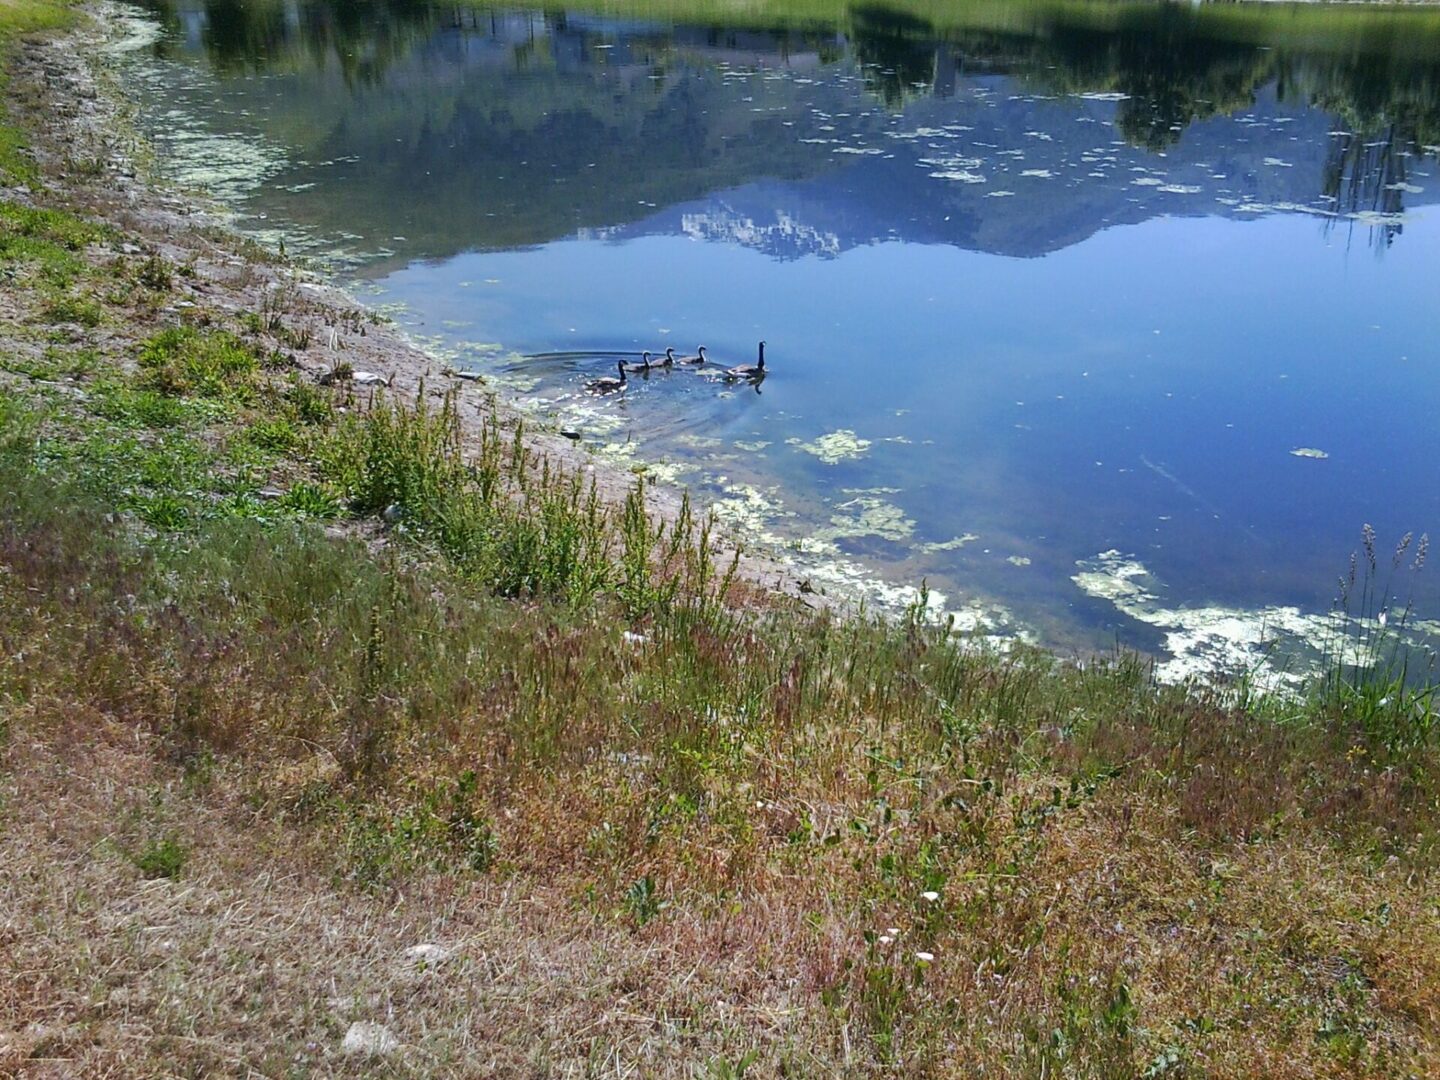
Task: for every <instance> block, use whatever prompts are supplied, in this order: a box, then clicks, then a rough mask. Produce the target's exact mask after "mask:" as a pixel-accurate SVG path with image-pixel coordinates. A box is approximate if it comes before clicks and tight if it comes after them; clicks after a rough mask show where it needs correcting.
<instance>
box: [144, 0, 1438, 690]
mask: <svg viewBox="0 0 1440 1080" xmlns="http://www.w3.org/2000/svg"><path fill="white" fill-rule="evenodd" d="M381 8H383V11H382V10H381V9H380V8H377V9H375V10H374V11H371V12H369V13H368V14H361V15H358V16H354V17H350V16H347V17H346V18H343V19H342V18H336V17H332V16H335V15H336V14H337V13H338V12H339V10H340V5H339V3H338V0H307V2H306V3H302V4H301V5H299V6H298V7H297V8H295V9H294V10H295V11H296V12H303V13H305V14H306V15H307V17H304V18H301V17H294V18H290V17H286V18H271V17H269V16H267V14H266V12H267V11H269V12H270V13H271V14H272V15H273V14H274V10H278V9H274V10H272V9H270V8H269V7H267V6H266V5H256V6H254V8H253V10H252V8H250V7H246V8H245V9H244V11H242V12H240V14H239V15H236V16H234V17H233V18H232V17H226V18H221V17H219V16H218V15H217V12H218V9H217V8H216V7H215V5H213V4H211V3H206V2H205V0H153V2H152V3H151V4H149V5H148V10H150V11H151V12H152V13H153V15H140V14H135V15H133V16H127V18H126V20H125V22H124V25H123V28H122V33H121V40H120V41H118V42H117V45H116V47H115V51H116V52H117V55H119V57H120V58H119V59H118V60H117V61H116V62H117V63H121V64H124V65H126V66H127V69H128V73H129V75H133V76H134V77H133V78H128V77H127V81H128V82H130V83H132V84H133V85H138V86H140V87H141V88H142V90H141V93H142V101H141V124H142V126H143V127H144V128H145V129H146V130H147V131H149V132H150V133H151V134H152V136H154V138H155V140H156V145H157V148H158V150H159V152H160V155H161V158H162V160H161V166H162V168H163V169H165V170H168V171H169V172H170V174H171V175H172V176H174V177H175V178H176V179H178V180H181V181H182V182H184V183H186V184H192V185H202V186H206V187H209V188H210V189H211V190H213V191H214V193H215V194H216V195H217V196H218V197H220V198H221V199H223V200H224V201H225V202H226V204H227V205H229V206H230V207H232V208H233V210H234V212H235V214H236V220H237V222H238V223H239V224H240V225H241V226H242V227H245V228H250V229H252V230H254V231H256V232H257V233H258V234H259V235H260V236H262V237H263V238H265V239H267V240H270V241H272V242H276V243H278V242H279V241H281V240H282V239H283V240H284V242H285V243H286V245H287V250H290V251H295V252H304V253H305V254H307V255H309V256H310V257H313V258H315V259H316V260H317V261H318V262H319V264H320V265H322V266H326V267H329V268H331V269H332V270H333V271H334V272H335V273H337V274H339V275H340V276H341V278H342V279H343V280H344V281H346V282H347V283H349V284H350V285H351V286H352V287H354V288H355V289H356V291H357V292H358V293H360V294H361V295H363V296H364V297H365V298H366V300H367V301H374V302H377V303H381V304H385V305H394V308H393V310H395V311H396V312H397V313H398V314H397V317H398V318H399V319H400V320H401V321H402V323H403V325H405V326H406V327H407V328H408V329H409V330H410V331H411V332H412V333H413V334H414V335H415V336H416V337H417V339H418V340H422V341H423V342H425V344H426V346H427V347H428V348H430V349H431V351H432V352H433V353H434V354H435V355H436V357H437V360H438V361H440V362H442V363H447V364H451V365H454V366H456V367H459V368H463V369H465V370H467V371H477V372H479V373H481V374H482V375H483V376H484V377H485V379H486V380H487V383H489V384H490V385H493V386H494V387H496V388H497V389H499V390H501V391H502V392H505V393H508V394H510V395H511V396H513V397H514V398H515V399H516V400H517V401H518V403H519V404H521V405H522V406H523V407H524V408H527V409H529V410H531V411H532V412H533V413H534V414H536V415H537V416H538V417H541V418H543V419H545V420H547V421H548V422H553V423H554V424H556V425H557V426H562V427H565V428H567V429H570V430H573V431H574V432H576V433H578V435H579V436H580V441H581V442H582V443H583V444H585V445H588V446H590V447H592V448H593V449H594V450H595V452H596V453H597V455H598V456H600V457H602V458H605V459H608V460H612V461H614V462H616V463H618V464H620V465H621V466H622V467H625V468H633V469H635V470H637V471H644V472H645V473H646V474H647V475H648V476H650V477H652V478H656V479H662V480H666V481H670V482H678V483H685V484H688V485H689V486H690V487H691V488H692V490H693V491H694V492H695V493H696V495H697V496H698V497H700V498H701V499H702V501H708V503H709V505H710V506H711V507H712V508H713V509H714V511H715V513H716V515H717V517H719V518H720V519H721V520H722V521H725V522H726V523H727V524H729V525H730V526H731V527H733V528H734V529H735V530H736V531H737V532H738V533H739V534H740V535H741V536H742V537H743V538H744V539H746V541H747V542H750V543H753V544H758V545H761V546H763V547H765V548H766V549H767V550H768V551H769V552H770V553H771V554H773V555H775V556H776V557H779V558H783V559H788V560H792V561H794V563H795V565H796V567H797V572H800V573H803V574H805V575H807V576H809V577H810V578H811V580H812V583H813V584H814V585H815V586H816V587H820V588H826V589H831V590H834V591H839V592H844V593H845V594H846V595H849V596H852V597H854V598H856V599H858V600H863V601H864V602H865V603H866V604H868V605H870V606H872V607H889V608H895V607H904V606H906V605H909V604H913V603H914V602H915V601H916V599H917V597H918V596H919V595H920V590H919V586H920V582H921V581H922V580H923V581H926V582H928V584H929V585H930V587H931V592H930V594H929V595H930V600H929V604H930V607H931V610H932V613H933V614H934V616H935V617H936V618H943V617H945V616H946V615H948V614H951V613H955V614H957V625H959V626H961V627H963V628H965V629H969V630H973V631H975V632H977V633H983V634H987V635H1007V634H1008V635H1012V636H1014V635H1023V636H1024V637H1025V638H1027V639H1029V640H1036V641H1040V642H1043V643H1045V644H1048V645H1052V646H1056V647H1059V648H1061V649H1062V650H1063V649H1074V650H1077V651H1090V650H1093V649H1095V648H1097V647H1102V648H1103V647H1108V646H1110V645H1113V644H1114V643H1115V642H1116V641H1117V640H1118V641H1119V642H1121V643H1123V644H1126V645H1131V646H1135V647H1138V648H1142V649H1147V650H1151V651H1153V652H1154V653H1155V654H1156V655H1157V656H1158V657H1159V658H1160V665H1159V669H1158V670H1159V674H1160V675H1161V676H1162V677H1165V678H1169V679H1183V678H1188V677H1191V676H1194V675H1199V674H1203V673H1207V672H1214V671H1217V670H1218V671H1223V672H1225V673H1227V674H1232V675H1233V674H1236V673H1241V674H1252V673H1253V672H1255V671H1257V670H1260V669H1263V670H1264V671H1267V672H1270V674H1267V675H1265V676H1264V679H1265V680H1268V681H1269V682H1270V683H1272V684H1274V685H1277V686H1278V685H1295V684H1296V683H1298V682H1299V681H1300V680H1301V679H1302V678H1303V674H1304V672H1305V671H1306V670H1308V667H1309V666H1310V665H1312V664H1313V663H1315V662H1319V661H1321V660H1323V659H1324V656H1325V648H1326V644H1325V643H1326V642H1327V641H1328V640H1330V639H1331V638H1333V636H1334V632H1335V629H1334V628H1335V620H1336V618H1337V616H1335V615H1333V614H1332V613H1331V612H1332V608H1333V605H1334V602H1335V600H1336V597H1335V595H1334V593H1335V589H1334V585H1333V582H1334V580H1335V576H1336V574H1337V572H1338V571H1339V570H1340V569H1341V568H1343V567H1344V566H1345V564H1346V560H1347V559H1348V556H1349V553H1350V551H1351V549H1352V548H1353V547H1354V546H1355V538H1356V537H1357V536H1358V535H1359V531H1360V527H1361V525H1362V524H1365V523H1371V524H1373V525H1374V526H1375V527H1376V528H1377V529H1378V530H1379V531H1380V532H1381V534H1382V535H1390V536H1399V535H1401V534H1402V533H1404V532H1406V531H1414V532H1415V533H1417V534H1418V533H1420V532H1425V531H1431V532H1435V531H1440V484H1436V483H1435V482H1434V481H1435V467H1434V462H1436V461H1440V425H1436V424H1435V423H1434V422H1433V418H1434V416H1435V415H1437V411H1440V338H1437V336H1436V335H1435V333H1434V331H1433V324H1434V315H1435V294H1434V282H1435V280H1436V269H1437V267H1440V214H1437V213H1436V211H1435V207H1436V205H1437V203H1440V139H1437V137H1436V134H1435V133H1436V132H1437V131H1440V100H1437V95H1440V90H1437V88H1440V13H1434V12H1410V13H1397V12H1395V11H1390V10H1379V9H1371V8H1363V9H1362V8H1349V9H1347V10H1346V11H1345V12H1343V13H1340V14H1335V13H1332V17H1331V18H1329V19H1328V20H1325V19H1318V18H1316V17H1315V14H1314V13H1312V12H1308V11H1300V12H1296V11H1293V10H1291V9H1288V8H1287V9H1284V10H1277V9H1272V8H1268V7H1266V8H1260V7H1256V6H1243V7H1242V6H1237V5H1201V6H1199V7H1197V8H1193V9H1192V8H1188V7H1177V6H1174V5H1166V6H1154V7H1150V6H1140V5H1120V6H1119V7H1117V6H1116V5H1113V4H1101V3H1096V4H1086V3H1068V4H1050V3H1039V2H1032V3H1020V4H1007V5H993V4H979V3H977V4H960V5H930V4H925V3H921V2H919V0H916V2H915V3H912V4H910V5H908V8H907V10H909V11H910V13H911V14H910V15H909V16H904V17H902V16H900V15H893V14H887V13H886V12H885V11H883V10H875V11H872V10H869V9H867V10H866V11H864V12H856V11H848V12H839V9H835V10H832V8H831V7H830V6H825V7H823V10H822V9H821V7H819V6H817V7H816V8H815V9H814V10H811V5H808V4H798V3H791V4H787V5H783V6H781V7H779V8H776V9H775V11H774V12H769V13H767V12H761V11H749V10H747V11H746V12H744V13H738V14H737V13H730V12H728V11H717V10H716V9H715V8H714V7H713V6H702V5H695V6H689V5H684V4H681V5H666V6H664V8H663V10H660V9H658V8H657V6H656V5H653V4H648V3H644V2H641V0H635V2H634V3H626V4H623V5H621V4H615V3H611V4H608V5H607V9H608V10H609V11H611V12H612V14H608V15H607V14H603V13H600V14H596V13H591V12H587V11H585V10H584V8H583V7H581V8H576V9H574V10H570V11H563V12H562V11H560V10H558V9H557V10H551V11H539V10H523V9H506V10H504V11H503V12H502V11H499V10H498V9H497V10H494V11H492V10H490V9H486V8H482V7H479V6H465V5H462V6H461V7H459V8H457V7H455V6H454V5H438V4H436V5H431V4H427V3H424V2H421V3H416V4H407V5H405V6H404V7H403V10H402V9H401V8H399V7H394V8H392V7H390V6H388V5H382V6H381ZM287 10H289V9H287ZM348 10H350V9H347V11H348ZM622 10H623V11H624V12H627V13H630V14H634V15H643V16H644V18H643V20H640V21H633V20H628V19H625V18H621V17H619V16H618V15H616V14H613V13H614V12H619V11H622ZM687 11H693V12H694V18H693V21H691V20H690V19H689V18H687V16H686V14H685V13H686V12H687ZM225 14H227V16H228V15H230V14H232V13H231V11H230V9H226V13H225ZM1342 15H1343V18H1342ZM308 16H314V17H308ZM912 16H913V17H912ZM727 19H728V20H732V21H731V22H730V24H729V25H728V26H727V25H726V20H727ZM1117 20H1119V22H1123V28H1124V33H1125V35H1126V38H1125V40H1126V41H1127V42H1128V43H1129V44H1130V45H1131V46H1133V47H1127V48H1124V49H1116V48H1111V47H1110V44H1111V43H1112V38H1111V37H1110V36H1109V35H1111V34H1112V33H1113V32H1114V31H1115V29H1116V27H1117V25H1119V22H1117ZM761 339H764V340H766V341H767V342H768V343H769V347H768V350H767V361H768V365H769V373H768V377H767V378H766V379H765V380H764V381H763V383H760V384H758V385H750V384H746V383H734V384H726V383H723V382H721V381H719V380H717V379H715V378H713V377H711V372H712V371H713V369H718V368H723V367H725V366H729V365H732V364H742V363H753V362H754V357H755V343H756V342H757V341H759V340H761ZM701 344H704V345H706V346H707V347H708V349H709V354H710V357H711V361H712V363H711V364H710V365H707V366H706V368H704V369H700V370H696V369H679V368H677V369H675V370H669V371H655V372H651V373H650V374H649V376H648V377H643V376H642V377H632V379H631V380H630V383H629V385H628V386H627V388H626V391H625V393H624V394H617V395H613V396H610V397H607V398H603V399H596V398H593V397H591V396H590V395H587V394H585V393H584V386H585V383H586V382H587V381H588V380H590V379H593V378H595V377H597V376H599V375H604V374H609V373H611V368H612V367H613V364H612V362H611V360H610V359H609V357H611V356H612V355H613V354H614V353H620V352H624V353H629V354H630V355H632V356H635V357H636V358H638V354H639V352H640V351H641V350H642V349H648V350H650V351H651V352H652V353H654V354H655V355H657V356H658V355H660V354H661V353H662V352H663V350H664V349H665V348H666V346H673V347H674V348H675V350H676V352H677V353H678V354H681V355H684V354H689V353H691V352H693V351H694V350H695V348H696V346H698V345H701ZM1096 553H1101V554H1096ZM1077 567H1078V568H1079V569H1078V571H1077ZM1406 589H1407V590H1409V591H1408V593H1407V596H1406V600H1413V603H1414V617H1413V618H1411V619H1409V620H1408V621H1407V629H1406V634H1408V635H1410V636H1411V637H1414V638H1416V639H1417V640H1418V639H1420V638H1423V637H1424V636H1425V633H1426V629H1425V628H1426V627H1429V626H1431V625H1432V624H1430V623H1426V622H1424V621H1423V620H1425V619H1434V618H1435V617H1436V615H1437V613H1440V589H1437V587H1436V586H1435V585H1433V584H1431V583H1430V581H1429V579H1428V578H1426V577H1425V576H1424V575H1423V574H1420V575H1414V576H1412V578H1409V579H1407V580H1406ZM1387 600H1388V603H1389V604H1390V606H1391V607H1392V608H1398V607H1399V606H1403V604H1402V602H1401V601H1399V600H1398V599H1397V598H1396V597H1389V598H1387Z"/></svg>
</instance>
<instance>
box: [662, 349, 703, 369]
mask: <svg viewBox="0 0 1440 1080" xmlns="http://www.w3.org/2000/svg"><path fill="white" fill-rule="evenodd" d="M665 351H666V352H667V353H670V352H674V350H673V349H666V350H665ZM695 353H696V355H694V356H677V357H675V363H677V364H689V365H693V366H699V365H700V364H703V363H705V346H704V345H701V346H700V347H699V348H698V349H696V350H695Z"/></svg>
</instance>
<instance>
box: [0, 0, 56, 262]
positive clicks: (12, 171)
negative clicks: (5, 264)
mask: <svg viewBox="0 0 1440 1080" xmlns="http://www.w3.org/2000/svg"><path fill="white" fill-rule="evenodd" d="M72 18H73V14H72V12H71V11H70V5H69V3H68V2H67V0H0V179H4V180H7V181H9V182H11V183H22V184H33V183H34V182H35V181H36V180H37V179H38V178H39V177H38V174H37V173H36V170H35V165H34V163H33V162H32V161H31V160H30V159H29V158H28V157H26V156H25V154H24V149H25V146H26V144H27V140H26V138H25V135H24V133H23V132H22V131H21V130H20V129H19V128H18V127H17V126H15V125H14V124H12V123H10V122H9V120H8V117H7V115H6V111H5V109H4V105H3V100H4V95H5V92H6V89H7V87H8V85H9V78H8V75H7V73H6V71H5V61H6V59H7V57H8V54H9V51H10V49H11V48H13V46H14V42H15V39H16V38H17V37H19V36H20V35H22V34H32V33H39V32H42V31H50V30H58V29H61V28H63V27H65V26H68V25H69V24H70V22H71V20H72ZM0 244H3V234H0Z"/></svg>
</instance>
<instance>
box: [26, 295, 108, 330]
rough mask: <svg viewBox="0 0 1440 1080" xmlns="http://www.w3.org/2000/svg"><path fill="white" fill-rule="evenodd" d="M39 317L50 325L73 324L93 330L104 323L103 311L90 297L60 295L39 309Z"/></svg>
mask: <svg viewBox="0 0 1440 1080" xmlns="http://www.w3.org/2000/svg"><path fill="white" fill-rule="evenodd" d="M40 314H41V317H42V318H43V319H45V320H46V321H47V322H52V323H73V324H74V325H76V326H83V327H86V328H88V329H93V328H95V327H97V326H99V325H100V324H101V323H102V322H104V321H105V309H104V308H102V307H101V306H100V305H99V304H98V303H97V302H96V301H95V300H94V299H93V298H92V297H88V296H74V295H70V294H61V295H59V296H56V297H54V298H53V299H52V300H50V302H49V303H47V304H46V305H45V307H44V308H42V309H41V312H40Z"/></svg>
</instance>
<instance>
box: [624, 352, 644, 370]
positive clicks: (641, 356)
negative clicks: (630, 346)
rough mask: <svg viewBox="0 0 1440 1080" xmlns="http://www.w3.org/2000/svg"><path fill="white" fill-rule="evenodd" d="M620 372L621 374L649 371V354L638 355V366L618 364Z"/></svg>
mask: <svg viewBox="0 0 1440 1080" xmlns="http://www.w3.org/2000/svg"><path fill="white" fill-rule="evenodd" d="M620 370H621V371H622V372H623V371H637V372H644V371H649V370H650V354H649V353H648V352H643V353H641V354H640V363H638V364H626V363H624V362H622V363H621V364H620Z"/></svg>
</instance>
